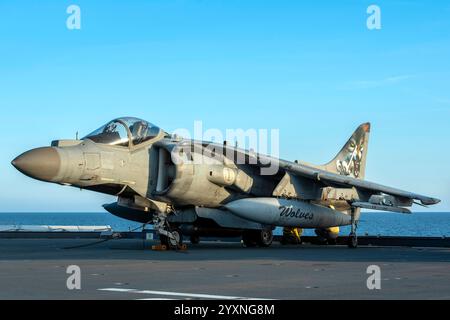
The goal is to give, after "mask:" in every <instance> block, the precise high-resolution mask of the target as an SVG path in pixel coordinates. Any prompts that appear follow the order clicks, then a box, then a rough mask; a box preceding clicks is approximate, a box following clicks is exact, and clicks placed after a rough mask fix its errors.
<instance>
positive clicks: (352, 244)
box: [348, 233, 358, 249]
mask: <svg viewBox="0 0 450 320" xmlns="http://www.w3.org/2000/svg"><path fill="white" fill-rule="evenodd" d="M348 247H349V248H350V249H355V248H357V247H358V237H357V236H356V233H350V235H349V236H348Z"/></svg>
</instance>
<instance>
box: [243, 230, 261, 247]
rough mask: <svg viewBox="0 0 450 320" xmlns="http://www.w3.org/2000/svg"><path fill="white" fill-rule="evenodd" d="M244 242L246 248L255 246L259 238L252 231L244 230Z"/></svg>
mask: <svg viewBox="0 0 450 320" xmlns="http://www.w3.org/2000/svg"><path fill="white" fill-rule="evenodd" d="M242 242H243V243H244V246H245V247H246V248H253V247H256V245H257V239H255V235H254V234H253V232H252V231H244V233H243V234H242Z"/></svg>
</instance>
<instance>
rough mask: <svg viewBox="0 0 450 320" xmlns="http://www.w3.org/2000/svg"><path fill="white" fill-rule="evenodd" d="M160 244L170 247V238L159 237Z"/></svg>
mask: <svg viewBox="0 0 450 320" xmlns="http://www.w3.org/2000/svg"><path fill="white" fill-rule="evenodd" d="M159 242H161V245H162V246H166V247H169V238H168V237H167V236H165V235H162V234H160V235H159Z"/></svg>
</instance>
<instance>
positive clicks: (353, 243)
mask: <svg viewBox="0 0 450 320" xmlns="http://www.w3.org/2000/svg"><path fill="white" fill-rule="evenodd" d="M351 215H352V216H351V217H352V231H351V232H350V235H349V236H348V244H347V245H348V247H349V248H351V249H355V248H357V247H358V236H357V235H356V229H358V221H357V220H356V210H355V208H352V212H351Z"/></svg>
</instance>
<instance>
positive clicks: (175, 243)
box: [168, 229, 183, 249]
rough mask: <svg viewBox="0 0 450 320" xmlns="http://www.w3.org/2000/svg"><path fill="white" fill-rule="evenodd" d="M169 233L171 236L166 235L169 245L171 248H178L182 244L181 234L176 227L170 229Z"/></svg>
mask: <svg viewBox="0 0 450 320" xmlns="http://www.w3.org/2000/svg"><path fill="white" fill-rule="evenodd" d="M170 233H171V235H172V236H171V237H168V240H169V246H170V248H172V249H178V247H179V246H181V245H182V244H183V236H182V235H181V232H180V231H179V230H178V229H175V230H172V231H171V232H170Z"/></svg>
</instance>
